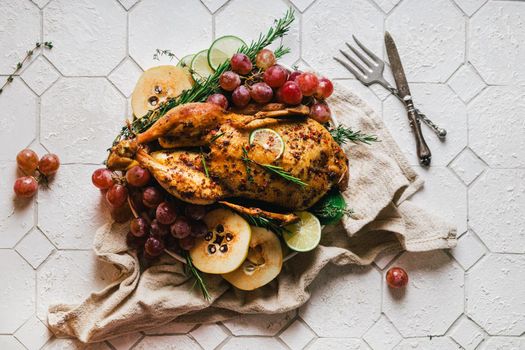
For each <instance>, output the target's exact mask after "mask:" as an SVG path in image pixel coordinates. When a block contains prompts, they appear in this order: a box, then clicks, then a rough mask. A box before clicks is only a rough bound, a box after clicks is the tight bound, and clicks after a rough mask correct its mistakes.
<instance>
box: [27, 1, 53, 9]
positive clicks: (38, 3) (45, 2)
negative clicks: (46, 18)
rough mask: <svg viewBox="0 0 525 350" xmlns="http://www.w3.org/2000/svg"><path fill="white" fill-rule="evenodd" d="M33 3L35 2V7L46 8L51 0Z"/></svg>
mask: <svg viewBox="0 0 525 350" xmlns="http://www.w3.org/2000/svg"><path fill="white" fill-rule="evenodd" d="M31 1H33V2H34V3H35V5H37V6H38V7H40V8H44V6H46V5H47V4H48V3H49V1H51V0H31Z"/></svg>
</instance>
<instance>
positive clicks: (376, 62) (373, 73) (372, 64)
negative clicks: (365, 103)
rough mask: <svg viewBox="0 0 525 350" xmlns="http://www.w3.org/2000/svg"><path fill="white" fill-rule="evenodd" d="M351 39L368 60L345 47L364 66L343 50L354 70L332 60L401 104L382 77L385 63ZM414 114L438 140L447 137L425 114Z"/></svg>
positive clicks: (336, 58) (393, 88)
mask: <svg viewBox="0 0 525 350" xmlns="http://www.w3.org/2000/svg"><path fill="white" fill-rule="evenodd" d="M352 38H354V41H355V42H356V43H357V45H359V47H360V48H361V49H362V50H363V51H364V52H365V53H366V54H367V55H368V56H369V57H368V58H367V57H365V56H364V55H363V54H362V53H361V52H360V51H358V50H357V49H356V48H354V47H353V46H352V45H350V44H349V43H345V44H346V46H348V48H349V49H350V50H352V52H353V53H354V54H355V55H356V56H357V57H359V59H360V60H361V61H362V62H363V63H364V64H365V66H363V65H362V64H361V63H359V62H358V61H357V60H356V59H355V58H353V57H352V56H351V55H350V54H348V53H347V52H345V51H343V50H339V51H340V52H341V54H343V56H345V57H346V58H347V59H348V60H349V61H350V62H352V64H353V65H354V66H355V67H356V68H357V69H356V68H354V67H353V66H351V65H350V64H348V63H347V62H345V61H343V60H341V59H340V58H338V57H334V60H336V61H337V62H339V63H340V64H342V65H343V67H345V68H346V69H348V70H349V71H350V72H351V73H352V74H353V75H354V76H355V77H356V78H357V80H359V81H360V82H361V83H362V84H363V85H365V86H370V85H372V84H379V85H381V86H382V87H384V88H385V89H387V90H388V91H390V92H391V93H392V94H393V95H394V96H396V97H397V98H398V99H399V100H400V101H401V102H403V100H402V99H401V97H400V96H399V93H398V91H397V89H396V88H395V87H393V86H392V85H390V83H389V82H388V81H386V79H385V78H384V77H383V71H384V70H385V62H384V61H383V60H382V59H380V58H379V57H377V56H376V55H375V54H374V53H373V52H372V51H370V50H369V49H368V48H367V47H366V46H364V45H363V44H362V43H361V42H360V41H359V40H357V38H356V37H355V35H352ZM416 113H417V116H418V118H419V119H421V120H422V121H423V122H424V123H425V124H426V125H428V126H429V127H430V129H432V131H433V132H434V133H435V134H436V135H437V136H438V137H439V138H440V139H445V137H446V136H447V131H446V130H445V129H443V128H440V127H439V126H437V125H436V124H435V123H434V122H433V121H432V120H430V119H429V118H428V117H427V116H426V115H425V114H423V113H421V111H420V110H418V109H416Z"/></svg>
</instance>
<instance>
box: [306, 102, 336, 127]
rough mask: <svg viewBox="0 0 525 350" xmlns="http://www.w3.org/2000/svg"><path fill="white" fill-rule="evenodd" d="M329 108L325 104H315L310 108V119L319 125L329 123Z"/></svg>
mask: <svg viewBox="0 0 525 350" xmlns="http://www.w3.org/2000/svg"><path fill="white" fill-rule="evenodd" d="M331 115H332V112H330V108H329V107H328V105H327V104H326V103H323V102H316V103H314V104H313V105H312V106H310V118H312V119H314V120H316V121H318V122H319V123H326V122H328V121H330V116H331Z"/></svg>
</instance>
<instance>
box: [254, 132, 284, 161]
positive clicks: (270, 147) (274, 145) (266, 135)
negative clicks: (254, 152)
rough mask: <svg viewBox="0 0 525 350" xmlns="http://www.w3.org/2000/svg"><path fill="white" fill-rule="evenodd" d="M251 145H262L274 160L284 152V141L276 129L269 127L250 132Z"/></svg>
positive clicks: (264, 150)
mask: <svg viewBox="0 0 525 350" xmlns="http://www.w3.org/2000/svg"><path fill="white" fill-rule="evenodd" d="M249 142H250V146H255V147H261V148H262V150H263V152H264V153H266V154H268V156H269V157H270V158H271V160H270V161H274V160H276V159H278V158H280V157H281V156H282V155H283V152H284V141H283V138H282V137H281V135H279V134H278V133H277V132H276V131H274V130H272V129H267V128H261V129H255V130H254V131H252V132H251V133H250V138H249Z"/></svg>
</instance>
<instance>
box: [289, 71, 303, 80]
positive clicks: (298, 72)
mask: <svg viewBox="0 0 525 350" xmlns="http://www.w3.org/2000/svg"><path fill="white" fill-rule="evenodd" d="M301 74H303V72H301V71H300V70H294V71H293V72H292V73H290V75H289V76H288V81H295V78H297V77H298V76H300V75H301Z"/></svg>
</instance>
